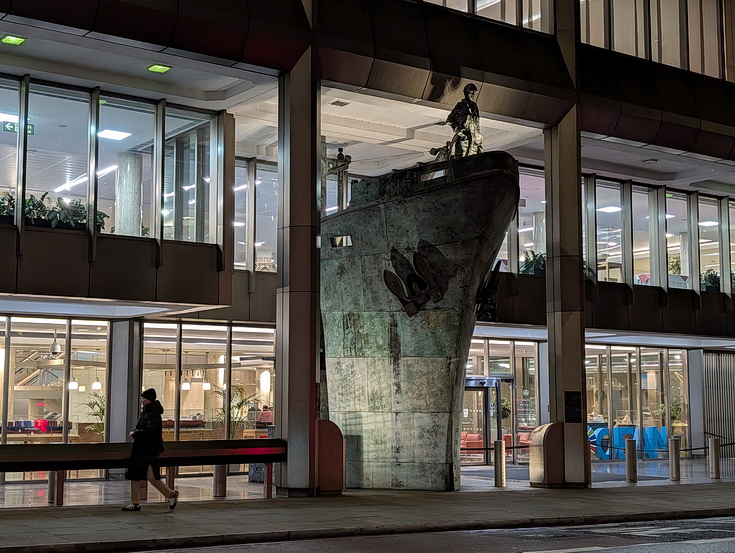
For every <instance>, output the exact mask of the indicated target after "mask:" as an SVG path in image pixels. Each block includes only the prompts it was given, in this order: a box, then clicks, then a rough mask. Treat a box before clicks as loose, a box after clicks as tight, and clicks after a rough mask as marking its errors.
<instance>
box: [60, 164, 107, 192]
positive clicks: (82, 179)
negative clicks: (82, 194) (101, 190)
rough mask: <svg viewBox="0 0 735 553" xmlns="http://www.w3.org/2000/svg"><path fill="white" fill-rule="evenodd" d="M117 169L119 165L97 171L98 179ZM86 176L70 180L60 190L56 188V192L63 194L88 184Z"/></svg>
mask: <svg viewBox="0 0 735 553" xmlns="http://www.w3.org/2000/svg"><path fill="white" fill-rule="evenodd" d="M116 169H117V165H110V166H109V167H105V168H104V169H100V170H99V171H97V177H104V176H105V175H108V174H110V173H112V172H113V171H115V170H116ZM88 178H89V177H87V175H86V174H84V175H82V176H81V177H77V178H75V179H74V180H70V181H69V182H67V183H66V184H62V185H61V186H59V187H58V188H54V192H63V191H65V190H69V189H71V188H72V187H73V186H76V185H77V184H82V183H83V182H87V179H88Z"/></svg>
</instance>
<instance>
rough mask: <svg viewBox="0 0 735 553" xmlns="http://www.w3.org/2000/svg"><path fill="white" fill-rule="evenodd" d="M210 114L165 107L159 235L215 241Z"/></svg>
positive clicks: (214, 197)
mask: <svg viewBox="0 0 735 553" xmlns="http://www.w3.org/2000/svg"><path fill="white" fill-rule="evenodd" d="M212 120H213V116H212V115H210V114H205V113H200V112H195V111H189V110H184V109H178V108H167V109H166V125H165V127H166V146H165V152H164V155H165V157H164V181H163V210H162V215H163V230H164V232H163V237H164V238H168V239H173V240H183V241H186V242H216V240H217V224H218V221H217V209H218V200H217V187H216V186H215V185H214V183H213V181H212V178H211V171H212V169H213V167H212V166H211V156H212V154H213V152H212V150H211V148H212V140H211V127H212V124H213V121H212Z"/></svg>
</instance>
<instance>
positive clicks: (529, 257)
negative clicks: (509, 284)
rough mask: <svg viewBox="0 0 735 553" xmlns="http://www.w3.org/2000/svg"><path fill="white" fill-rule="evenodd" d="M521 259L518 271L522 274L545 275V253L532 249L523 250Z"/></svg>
mask: <svg viewBox="0 0 735 553" xmlns="http://www.w3.org/2000/svg"><path fill="white" fill-rule="evenodd" d="M522 253H523V257H524V259H523V261H522V262H521V266H520V267H519V268H518V272H519V273H521V274H523V275H545V274H546V254H545V253H543V252H536V251H534V250H523V252H522Z"/></svg>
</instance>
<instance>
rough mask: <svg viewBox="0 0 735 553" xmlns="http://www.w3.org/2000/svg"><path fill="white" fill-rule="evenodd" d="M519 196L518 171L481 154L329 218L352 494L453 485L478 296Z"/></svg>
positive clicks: (405, 176)
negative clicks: (465, 380)
mask: <svg viewBox="0 0 735 553" xmlns="http://www.w3.org/2000/svg"><path fill="white" fill-rule="evenodd" d="M431 177H435V178H431ZM518 196H519V191H518V168H517V165H516V162H515V160H514V159H513V158H512V157H511V156H509V155H508V154H505V153H502V152H487V153H484V154H479V155H477V156H471V157H467V158H462V159H458V160H451V161H449V162H443V163H432V164H428V165H424V166H420V167H417V168H413V169H408V170H404V171H397V172H395V173H391V174H389V175H385V176H382V177H375V178H371V179H366V180H363V181H360V182H359V183H355V184H354V185H353V188H352V200H351V205H350V207H349V208H348V209H346V210H344V211H342V212H339V213H336V214H334V215H331V216H328V217H326V218H324V219H323V221H322V246H321V247H322V250H321V251H322V256H321V257H322V286H321V306H322V317H323V322H324V341H325V350H326V351H325V356H326V365H327V385H328V396H329V414H330V418H331V419H332V420H333V421H334V422H336V423H337V424H338V425H339V427H340V428H341V429H342V432H343V433H344V435H345V437H346V440H347V485H348V487H354V488H404V489H423V490H452V489H457V488H458V487H459V436H458V435H459V429H460V413H461V407H462V394H463V389H464V375H465V362H466V359H467V355H468V350H469V343H470V339H471V336H472V330H473V327H474V322H475V317H474V307H475V294H476V291H477V288H478V286H479V284H480V283H481V281H482V279H483V277H484V276H485V274H486V273H487V271H488V269H489V266H490V264H491V263H492V261H493V259H494V258H495V256H496V254H497V252H498V249H499V248H500V245H501V244H502V241H503V237H504V235H505V230H506V229H507V227H508V224H509V223H510V220H511V219H512V217H513V214H514V212H515V209H516V206H517V205H518ZM345 237H349V238H345ZM350 244H351V245H350ZM391 275H392V276H391ZM391 289H392V291H391ZM402 294H403V295H404V296H407V297H403V298H401V299H399V296H401V295H402Z"/></svg>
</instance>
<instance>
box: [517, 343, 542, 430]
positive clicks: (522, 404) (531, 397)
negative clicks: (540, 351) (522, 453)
mask: <svg viewBox="0 0 735 553" xmlns="http://www.w3.org/2000/svg"><path fill="white" fill-rule="evenodd" d="M515 367H516V386H515V389H516V432H515V437H516V443H515V445H520V444H519V443H518V434H519V433H520V432H530V431H531V430H533V429H534V428H536V426H537V425H538V407H537V405H536V388H537V374H536V344H535V343H533V342H516V343H515Z"/></svg>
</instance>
